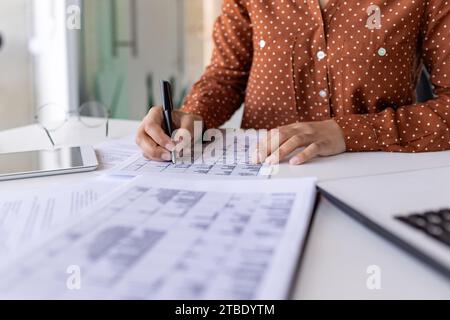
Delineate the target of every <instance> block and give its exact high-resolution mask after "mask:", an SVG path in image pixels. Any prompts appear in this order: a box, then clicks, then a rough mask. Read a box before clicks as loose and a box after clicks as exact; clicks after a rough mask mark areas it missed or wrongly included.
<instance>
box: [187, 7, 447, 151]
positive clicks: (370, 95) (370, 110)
mask: <svg viewBox="0 0 450 320" xmlns="http://www.w3.org/2000/svg"><path fill="white" fill-rule="evenodd" d="M214 41H215V50H214V53H213V58H212V63H211V65H210V66H209V67H208V68H207V70H206V72H205V73H204V75H203V76H202V78H201V79H200V81H198V82H197V83H196V84H195V85H194V87H193V89H192V92H191V93H190V94H189V96H188V98H187V99H186V102H185V105H184V107H183V110H184V111H186V112H192V113H196V114H199V115H201V116H202V117H203V118H204V120H205V123H206V126H207V127H218V126H220V125H221V124H223V123H224V122H225V121H227V120H228V119H229V118H230V117H231V115H232V114H233V113H234V112H235V111H236V110H237V109H238V108H239V107H240V106H241V104H242V103H245V110H244V118H243V122H242V126H243V128H255V129H262V128H266V129H271V128H276V127H279V126H283V125H287V124H290V123H294V122H306V121H321V120H326V119H330V118H333V119H335V120H336V121H337V123H338V124H339V126H340V127H341V128H342V130H343V132H344V134H345V139H346V144H347V150H348V151H368V150H384V151H400V152H419V151H438V150H446V149H450V130H449V122H450V0H449V1H445V0H346V1H344V0H329V2H328V4H327V5H326V7H325V8H323V9H321V8H320V5H319V1H318V0H224V4H223V10H222V14H221V16H220V17H219V18H218V20H217V22H216V25H215V30H214ZM423 66H425V67H426V69H427V70H428V71H429V72H430V74H431V81H432V83H433V85H434V89H435V98H434V99H433V100H430V101H428V102H426V103H417V101H416V94H415V88H416V84H417V81H418V76H419V74H420V71H421V70H422V67H423Z"/></svg>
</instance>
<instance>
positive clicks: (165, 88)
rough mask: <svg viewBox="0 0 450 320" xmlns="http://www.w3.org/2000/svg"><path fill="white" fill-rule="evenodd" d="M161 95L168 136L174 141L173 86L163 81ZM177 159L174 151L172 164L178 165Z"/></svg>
mask: <svg viewBox="0 0 450 320" xmlns="http://www.w3.org/2000/svg"><path fill="white" fill-rule="evenodd" d="M161 95H162V101H163V114H164V122H165V124H166V134H167V135H168V136H169V137H170V138H171V139H172V133H173V127H172V110H173V101H172V86H171V85H170V82H168V81H164V80H161ZM176 162H177V158H176V153H175V150H173V151H172V163H173V164H176Z"/></svg>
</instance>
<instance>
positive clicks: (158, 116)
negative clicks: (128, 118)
mask: <svg viewBox="0 0 450 320" xmlns="http://www.w3.org/2000/svg"><path fill="white" fill-rule="evenodd" d="M172 121H173V125H174V130H176V132H175V135H174V137H173V140H172V139H171V137H169V136H167V135H166V132H165V129H164V128H165V124H164V115H163V107H153V108H151V109H150V111H149V112H148V114H147V115H146V116H145V118H144V120H143V121H142V123H141V125H140V126H139V129H138V132H137V135H136V144H137V145H138V146H139V147H140V148H141V150H142V152H143V154H144V156H145V157H146V158H148V159H150V160H156V161H170V160H171V159H172V156H171V152H172V151H175V150H177V149H179V148H178V146H177V144H178V143H180V142H182V141H181V139H182V137H183V136H184V135H185V134H186V131H187V132H188V133H189V134H190V137H191V139H194V123H195V122H196V121H200V122H203V119H202V118H201V117H200V116H198V115H194V114H190V113H184V112H181V111H178V110H174V111H172ZM178 129H183V130H178ZM191 142H192V141H189V144H190V143H191ZM185 143H186V142H185Z"/></svg>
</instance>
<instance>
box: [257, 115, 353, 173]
mask: <svg viewBox="0 0 450 320" xmlns="http://www.w3.org/2000/svg"><path fill="white" fill-rule="evenodd" d="M301 147H304V149H303V150H302V151H301V152H299V153H298V154H296V155H295V156H294V157H293V158H292V159H291V160H290V162H289V163H290V164H291V165H299V164H303V163H305V162H307V161H310V160H311V159H313V158H316V157H318V156H332V155H336V154H340V153H343V152H345V150H346V147H345V139H344V135H343V133H342V130H341V128H340V127H339V125H338V124H337V123H336V121H334V120H326V121H320V122H307V123H294V124H290V125H288V126H284V127H280V128H278V129H274V130H271V131H270V132H269V133H268V135H267V137H265V138H263V139H261V140H260V141H259V143H258V148H257V150H256V151H255V153H254V155H253V158H252V160H253V162H254V163H266V164H271V165H273V164H277V163H279V162H281V161H282V160H284V159H285V158H286V157H288V156H289V155H290V154H291V153H293V152H294V151H295V150H296V149H298V148H301Z"/></svg>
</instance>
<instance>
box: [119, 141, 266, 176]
mask: <svg viewBox="0 0 450 320" xmlns="http://www.w3.org/2000/svg"><path fill="white" fill-rule="evenodd" d="M228 137H230V136H228ZM231 137H232V138H233V137H235V138H234V139H229V140H230V141H228V142H227V141H225V143H223V142H222V140H220V142H216V145H214V143H213V144H210V145H209V146H208V147H206V148H207V149H206V150H214V152H203V153H202V154H200V155H198V156H193V157H192V159H191V158H190V159H188V161H186V159H179V160H178V163H176V164H172V163H169V162H158V161H152V160H148V159H146V158H144V157H143V156H142V155H140V154H136V155H135V156H134V157H131V158H130V159H129V160H128V161H127V162H125V163H123V164H122V165H121V166H120V168H118V171H122V172H126V173H128V174H136V175H140V174H145V173H168V174H190V175H200V176H222V177H241V178H244V177H260V178H270V176H271V174H272V173H273V172H274V170H273V169H274V167H273V166H268V165H261V164H251V161H250V157H251V153H252V150H253V149H252V147H253V146H255V145H256V142H257V134H253V135H249V136H244V133H241V134H240V135H234V136H231ZM222 143H223V145H222Z"/></svg>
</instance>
